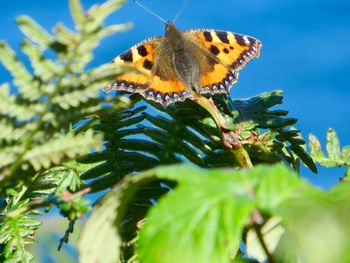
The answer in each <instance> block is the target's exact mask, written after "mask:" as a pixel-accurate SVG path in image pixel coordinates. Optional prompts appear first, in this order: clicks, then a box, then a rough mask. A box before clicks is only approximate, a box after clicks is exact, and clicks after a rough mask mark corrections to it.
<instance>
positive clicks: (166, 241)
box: [137, 166, 254, 263]
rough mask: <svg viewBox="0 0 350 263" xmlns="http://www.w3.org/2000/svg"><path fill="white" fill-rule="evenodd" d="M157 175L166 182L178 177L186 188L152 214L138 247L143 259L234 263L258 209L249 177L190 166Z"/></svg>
mask: <svg viewBox="0 0 350 263" xmlns="http://www.w3.org/2000/svg"><path fill="white" fill-rule="evenodd" d="M153 172H154V173H155V174H156V175H157V176H158V177H160V178H163V179H175V178H176V180H177V181H179V182H180V185H179V186H178V187H177V188H176V189H174V190H173V191H172V192H171V193H169V194H167V195H166V196H165V197H163V198H162V199H161V200H160V202H159V203H158V204H157V205H156V206H155V207H154V208H152V209H151V211H150V213H149V215H148V216H147V220H146V223H145V224H144V226H143V227H142V229H141V232H140V236H139V244H138V247H137V250H138V257H139V259H140V261H142V262H154V263H156V262H214V261H215V262H231V260H233V259H234V257H235V255H236V253H237V251H238V248H239V242H240V235H241V233H242V230H243V226H244V224H245V222H246V220H247V218H248V216H249V215H250V212H251V211H252V209H253V205H254V201H253V199H250V198H249V197H248V195H247V193H248V187H247V186H248V185H249V183H247V184H246V183H245V182H244V180H243V175H242V174H241V173H239V172H233V171H220V170H213V171H211V172H206V171H198V170H197V171H196V170H195V169H193V168H191V167H186V166H170V167H164V168H158V169H155V170H154V171H152V172H150V173H149V174H151V173H153ZM189 196H191V202H189V199H188V198H189ZM155 222H157V223H155ZM165 228H166V229H167V231H164V229H165ZM151 240H152V241H151Z"/></svg>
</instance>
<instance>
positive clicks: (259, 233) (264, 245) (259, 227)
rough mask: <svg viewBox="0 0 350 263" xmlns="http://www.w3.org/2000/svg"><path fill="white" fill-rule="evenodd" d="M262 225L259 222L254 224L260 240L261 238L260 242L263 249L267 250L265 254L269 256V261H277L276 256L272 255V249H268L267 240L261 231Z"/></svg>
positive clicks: (270, 262)
mask: <svg viewBox="0 0 350 263" xmlns="http://www.w3.org/2000/svg"><path fill="white" fill-rule="evenodd" d="M261 227H262V226H261V225H259V224H254V229H255V232H256V235H257V237H258V240H259V242H260V244H261V247H262V249H263V250H264V252H265V255H266V257H267V260H268V262H269V263H275V262H276V261H275V259H274V257H273V256H272V255H271V253H270V251H269V249H268V247H267V245H266V242H265V240H264V237H263V234H262V233H261Z"/></svg>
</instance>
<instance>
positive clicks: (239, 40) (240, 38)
mask: <svg viewBox="0 0 350 263" xmlns="http://www.w3.org/2000/svg"><path fill="white" fill-rule="evenodd" d="M235 39H236V41H237V43H238V44H239V45H241V46H246V43H245V41H244V38H243V36H241V35H238V34H235Z"/></svg>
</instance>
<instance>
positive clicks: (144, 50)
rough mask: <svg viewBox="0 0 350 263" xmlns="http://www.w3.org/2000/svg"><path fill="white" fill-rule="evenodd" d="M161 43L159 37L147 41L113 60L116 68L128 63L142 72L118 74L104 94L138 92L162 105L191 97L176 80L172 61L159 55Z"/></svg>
mask: <svg viewBox="0 0 350 263" xmlns="http://www.w3.org/2000/svg"><path fill="white" fill-rule="evenodd" d="M161 41H162V37H154V38H150V39H147V40H145V41H143V42H141V43H139V44H137V45H135V46H133V47H132V48H130V49H128V50H126V51H125V52H124V53H122V54H121V55H119V56H118V57H116V58H115V59H114V60H113V63H116V64H119V65H123V64H124V65H125V64H127V63H128V64H130V65H132V66H134V67H136V68H140V69H142V72H144V73H142V72H140V73H138V72H128V73H124V74H122V75H119V76H118V77H116V80H115V82H114V83H112V84H110V85H108V86H107V87H105V88H104V91H105V92H110V91H111V90H122V91H129V92H134V93H140V94H141V95H142V96H144V97H145V98H147V99H151V100H154V101H156V102H159V103H161V104H163V105H169V104H171V103H173V102H176V101H183V100H185V99H186V98H190V97H192V93H191V92H190V91H189V90H188V88H187V87H186V86H185V84H184V83H182V82H181V81H180V80H179V79H178V78H177V76H176V73H175V72H174V69H173V66H172V62H171V61H167V60H166V59H164V58H166V56H163V55H162V54H161V52H162V50H161V49H160V48H159V47H160V45H161ZM163 52H164V51H163ZM159 58H162V63H161V64H162V65H161V66H162V67H160V65H159V64H157V59H159ZM164 70H166V72H164ZM164 76H166V77H164Z"/></svg>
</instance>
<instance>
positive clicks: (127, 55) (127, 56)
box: [120, 49, 133, 62]
mask: <svg viewBox="0 0 350 263" xmlns="http://www.w3.org/2000/svg"><path fill="white" fill-rule="evenodd" d="M120 59H122V60H124V61H125V62H132V60H133V59H132V52H131V50H130V49H129V50H127V51H125V52H124V53H123V54H121V55H120Z"/></svg>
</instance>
